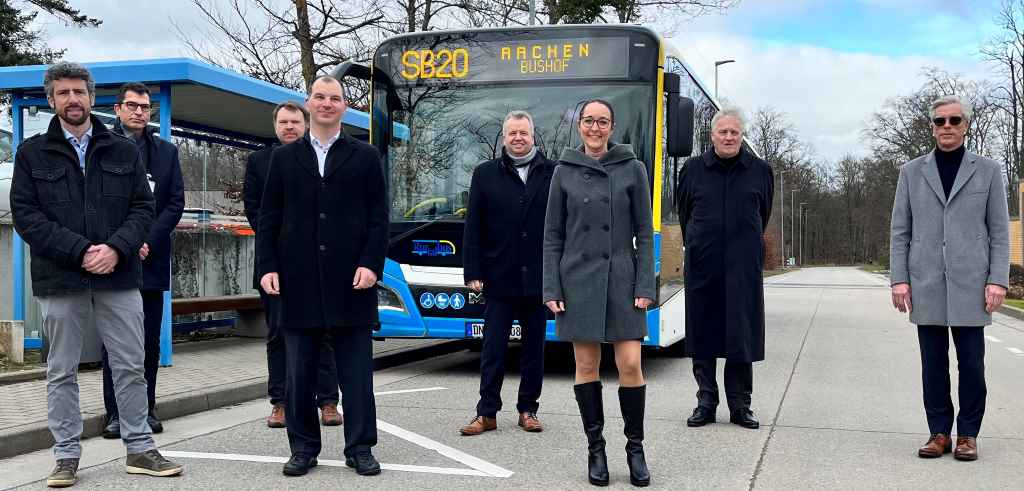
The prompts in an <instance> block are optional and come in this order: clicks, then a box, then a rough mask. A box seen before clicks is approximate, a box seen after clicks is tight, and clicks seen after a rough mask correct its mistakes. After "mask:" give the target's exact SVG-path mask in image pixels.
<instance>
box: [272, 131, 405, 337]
mask: <svg viewBox="0 0 1024 491" xmlns="http://www.w3.org/2000/svg"><path fill="white" fill-rule="evenodd" d="M324 168H325V172H324V174H325V176H324V177H323V178H321V177H320V173H319V169H318V166H317V159H316V154H315V153H314V150H313V145H312V143H311V142H310V137H309V135H306V136H305V137H303V138H300V139H298V140H296V141H294V142H292V143H289V144H288V145H283V146H280V147H278V148H276V149H274V153H273V155H272V157H271V162H270V171H269V172H268V175H267V184H266V188H265V189H264V191H263V203H262V204H261V206H260V215H259V233H258V234H257V235H256V247H257V251H258V252H257V256H258V257H259V268H258V269H259V271H260V272H261V273H262V274H266V273H271V272H277V273H278V274H279V275H280V280H281V283H280V286H281V313H280V316H281V317H280V319H279V320H280V322H282V324H281V325H282V326H284V327H285V328H286V329H302V328H314V327H323V326H330V327H334V326H352V325H375V326H376V325H379V324H380V322H379V319H378V316H377V292H376V288H369V289H366V290H355V289H353V288H352V278H353V276H355V271H356V267H359V266H362V267H365V268H369V269H370V270H371V271H373V272H374V273H376V274H377V278H378V279H383V275H384V255H385V254H386V253H387V247H388V206H387V194H386V191H385V186H384V172H383V169H382V168H381V161H380V155H379V154H378V153H377V150H376V149H375V148H373V147H372V146H370V145H367V144H365V143H363V142H360V141H358V140H356V139H354V138H352V137H350V136H344V135H343V136H342V137H341V138H339V139H338V141H336V142H335V143H334V145H333V146H331V149H330V151H329V152H328V154H327V164H326V165H325V167H324Z"/></svg>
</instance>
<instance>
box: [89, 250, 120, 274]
mask: <svg viewBox="0 0 1024 491" xmlns="http://www.w3.org/2000/svg"><path fill="white" fill-rule="evenodd" d="M117 261H118V257H117V251H115V250H114V249H113V248H112V247H110V246H108V245H106V244H100V245H93V246H89V248H88V249H86V251H85V259H83V260H82V267H83V268H85V270H86V271H88V272H90V273H92V274H110V273H111V272H112V271H114V267H116V266H117Z"/></svg>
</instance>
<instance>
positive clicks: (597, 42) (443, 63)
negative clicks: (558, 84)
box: [385, 37, 629, 84]
mask: <svg viewBox="0 0 1024 491" xmlns="http://www.w3.org/2000/svg"><path fill="white" fill-rule="evenodd" d="M389 54H390V55H392V56H396V57H397V58H398V59H397V60H393V61H392V63H394V64H396V70H395V71H394V72H393V73H395V74H396V76H394V77H393V79H394V81H395V82H396V83H399V84H401V83H403V82H405V83H417V82H435V83H443V82H447V81H452V82H496V81H517V80H536V79H580V78H626V77H627V76H628V73H629V38H626V37H615V38H575V39H543V40H533V41H528V42H512V41H488V42H479V41H476V40H474V39H472V38H469V39H463V40H457V41H452V42H442V43H437V44H435V45H433V46H430V47H422V48H419V49H415V48H413V47H406V48H405V49H399V50H396V51H393V52H391V53H389ZM389 54H385V56H388V55H389Z"/></svg>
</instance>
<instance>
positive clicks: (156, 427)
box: [146, 413, 164, 433]
mask: <svg viewBox="0 0 1024 491" xmlns="http://www.w3.org/2000/svg"><path fill="white" fill-rule="evenodd" d="M146 422H147V423H149V429H150V430H152V431H153V433H163V432H164V424H163V423H162V422H161V421H160V418H158V417H156V414H154V413H149V416H147V417H146Z"/></svg>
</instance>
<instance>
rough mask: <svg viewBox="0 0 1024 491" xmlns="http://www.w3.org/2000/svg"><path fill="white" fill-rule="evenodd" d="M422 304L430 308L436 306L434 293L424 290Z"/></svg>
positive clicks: (421, 298) (421, 296)
mask: <svg viewBox="0 0 1024 491" xmlns="http://www.w3.org/2000/svg"><path fill="white" fill-rule="evenodd" d="M420 305H422V306H423V308H425V309H429V308H431V307H433V306H434V294H433V293H430V292H424V293H423V295H420Z"/></svg>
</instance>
